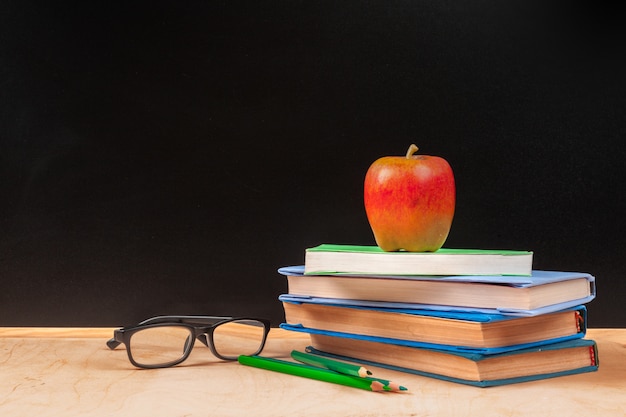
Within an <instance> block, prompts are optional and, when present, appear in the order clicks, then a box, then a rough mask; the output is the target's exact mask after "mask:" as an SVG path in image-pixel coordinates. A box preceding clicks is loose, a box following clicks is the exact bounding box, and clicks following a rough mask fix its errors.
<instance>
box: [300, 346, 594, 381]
mask: <svg viewBox="0 0 626 417" xmlns="http://www.w3.org/2000/svg"><path fill="white" fill-rule="evenodd" d="M311 342H312V344H313V346H309V347H308V348H307V352H309V353H314V354H318V355H322V356H328V357H331V358H335V359H339V360H344V361H353V362H354V361H357V362H359V363H360V364H363V365H371V366H378V367H382V368H388V369H392V370H395V371H401V372H407V373H412V374H416V375H421V376H426V377H431V378H436V379H441V380H445V381H450V382H455V383H460V384H466V385H472V386H476V387H482V388H485V387H493V386H499V385H506V384H515V383H522V382H528V381H534V380H540V379H547V378H555V377H561V376H567V375H574V374H579V373H584V372H594V371H597V370H598V367H599V360H598V349H597V345H596V343H595V341H593V340H588V339H575V340H569V341H564V342H558V343H553V344H549V345H543V346H540V347H531V348H527V349H523V350H517V351H511V352H506V353H502V354H498V355H481V354H478V353H468V352H451V351H441V350H437V349H424V348H411V347H403V346H396V347H395V348H394V349H393V350H391V351H390V350H388V349H387V347H385V346H381V345H379V344H378V343H376V342H369V341H359V340H349V341H347V343H346V342H345V341H342V340H341V339H337V338H334V337H332V336H317V335H312V336H311Z"/></svg>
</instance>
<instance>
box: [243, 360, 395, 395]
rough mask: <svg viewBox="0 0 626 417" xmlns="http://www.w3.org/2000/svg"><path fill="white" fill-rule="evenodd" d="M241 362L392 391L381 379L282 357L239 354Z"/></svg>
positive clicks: (360, 386)
mask: <svg viewBox="0 0 626 417" xmlns="http://www.w3.org/2000/svg"><path fill="white" fill-rule="evenodd" d="M239 363H241V364H242V365H247V366H253V367H255V368H261V369H267V370H270V371H275V372H281V373H284V374H289V375H296V376H301V377H305V378H310V379H316V380H318V381H325V382H332V383H334V384H339V385H345V386H348V387H352V388H359V389H364V390H367V391H391V388H389V387H385V385H383V384H382V383H381V382H380V381H375V380H369V379H365V378H358V377H354V376H351V375H343V374H340V373H338V372H335V371H330V370H328V369H321V368H316V367H314V366H309V365H304V364H301V363H294V362H287V361H283V360H280V359H274V358H265V357H262V356H246V355H241V356H239Z"/></svg>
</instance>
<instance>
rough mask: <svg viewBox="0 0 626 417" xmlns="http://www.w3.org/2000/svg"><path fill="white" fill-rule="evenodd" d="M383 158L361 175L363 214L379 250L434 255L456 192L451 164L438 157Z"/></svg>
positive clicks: (414, 148) (449, 221) (451, 214)
mask: <svg viewBox="0 0 626 417" xmlns="http://www.w3.org/2000/svg"><path fill="white" fill-rule="evenodd" d="M416 151H417V146H415V145H411V146H410V147H409V150H408V151H407V153H406V156H385V157H382V158H380V159H378V160H376V161H374V163H372V165H371V166H370V167H369V169H368V171H367V174H366V175H365V186H364V189H365V192H364V202H365V212H366V214H367V219H368V221H369V223H370V226H371V228H372V232H374V238H375V239H376V244H377V245H378V246H379V247H380V248H381V249H382V250H384V251H387V252H392V251H399V250H405V251H410V252H434V251H436V250H438V249H439V248H441V247H442V246H443V244H444V242H445V241H446V239H447V237H448V233H449V232H450V226H451V225H452V218H453V217H454V205H455V200H456V187H455V184H454V174H453V173H452V168H450V164H448V162H447V161H446V160H445V159H443V158H440V157H438V156H429V155H414V153H415V152H416Z"/></svg>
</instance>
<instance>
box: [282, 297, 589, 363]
mask: <svg viewBox="0 0 626 417" xmlns="http://www.w3.org/2000/svg"><path fill="white" fill-rule="evenodd" d="M279 300H281V301H282V302H283V307H284V310H285V319H286V320H285V321H286V323H284V326H283V328H290V329H294V328H297V329H298V330H302V331H309V332H332V333H333V334H342V335H344V336H345V337H353V338H361V337H374V338H378V339H379V340H381V341H385V342H389V343H396V344H408V345H413V344H412V343H415V345H413V346H424V347H433V348H435V347H439V348H442V349H462V350H472V349H473V350H475V351H481V352H484V353H489V352H500V351H508V350H515V349H520V348H523V347H526V346H530V345H532V344H548V343H553V342H556V341H561V340H569V339H574V338H582V337H583V336H584V335H585V332H586V322H587V314H586V308H585V307H584V306H577V307H576V308H571V309H566V310H562V311H558V312H554V313H550V314H544V315H540V316H531V317H512V316H504V315H499V314H483V313H464V312H437V311H433V310H415V309H396V308H365V307H359V306H345V305H333V304H315V303H307V302H302V301H299V300H298V299H297V298H296V299H294V298H293V297H291V296H289V295H281V296H280V297H279Z"/></svg>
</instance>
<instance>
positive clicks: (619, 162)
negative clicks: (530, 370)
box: [0, 0, 626, 327]
mask: <svg viewBox="0 0 626 417" xmlns="http://www.w3.org/2000/svg"><path fill="white" fill-rule="evenodd" d="M50 3H51V4H47V3H46V2H40V3H33V2H28V1H4V2H2V4H1V5H0V13H1V16H2V17H1V21H0V36H1V39H0V62H1V67H0V71H1V72H0V181H1V182H0V195H1V196H2V198H1V200H0V201H1V204H0V284H1V286H2V287H1V291H0V325H68V326H73V325H76V326H82V325H103V326H113V325H123V324H129V323H132V322H134V321H137V320H140V319H143V318H146V317H148V316H152V315H155V314H176V313H179V314H234V315H239V314H249V315H260V316H267V317H269V318H271V319H273V322H274V323H273V324H274V325H278V323H279V322H280V321H281V320H282V317H283V313H282V306H281V305H280V303H279V302H278V300H277V296H278V295H279V294H280V293H282V292H285V291H286V282H285V280H284V278H282V277H281V276H279V275H278V274H277V273H276V269H277V268H278V267H280V266H285V265H294V264H300V263H302V262H303V260H304V249H305V248H306V247H310V246H315V245H317V244H319V243H328V242H331V243H354V244H373V243H374V241H373V236H372V234H371V232H370V229H369V225H368V223H367V219H366V217H365V212H364V209H363V205H362V182H363V177H364V175H365V171H366V170H367V168H368V166H369V165H370V163H371V162H372V161H374V160H375V159H377V158H378V157H380V156H384V155H402V154H404V153H405V151H406V149H407V147H408V145H409V144H410V143H412V142H415V143H417V144H418V146H419V147H420V148H421V152H423V153H424V154H433V155H439V156H443V157H445V158H446V159H447V160H448V161H449V162H450V164H451V165H452V167H453V170H454V172H455V176H456V182H457V211H456V216H455V220H454V223H453V226H452V230H451V233H450V236H449V238H448V241H447V243H446V246H448V247H480V248H501V249H524V250H532V251H534V252H535V268H538V269H557V270H579V271H584V272H589V273H592V274H593V275H595V276H596V278H597V286H598V297H597V299H596V300H594V301H593V302H592V303H591V304H590V305H589V323H590V325H591V326H596V327H610V326H613V327H623V326H626V311H625V310H624V307H623V305H624V295H625V294H626V268H625V266H624V265H625V264H624V262H623V258H624V255H625V254H626V245H625V242H626V240H625V239H624V232H625V227H624V226H625V222H624V212H625V209H626V204H625V199H624V191H626V190H625V186H624V182H623V181H624V179H625V178H626V176H625V174H626V170H625V168H624V158H625V156H626V145H625V144H624V139H625V138H626V123H625V120H624V115H625V111H626V106H625V102H626V101H625V99H624V97H625V93H626V89H625V88H624V86H625V84H624V82H623V74H624V71H623V70H624V68H623V62H622V60H621V57H622V55H623V54H624V49H623V43H622V41H621V37H620V35H621V34H620V33H618V31H617V28H618V27H619V25H621V24H622V23H623V20H622V19H621V16H620V15H618V14H617V10H605V9H600V8H599V7H597V6H593V7H591V6H590V5H591V3H589V4H585V3H575V5H573V4H572V3H571V2H563V3H562V4H561V3H557V2H550V1H548V2H537V3H536V4H535V3H533V2H527V1H526V2H515V1H513V2H501V1H471V2H465V1H458V2H452V1H433V2H421V1H412V0H411V1H408V0H407V1H389V0H387V1H380V2H378V1H344V2H335V1H296V0H291V1H265V2H238V1H182V2H174V1H172V2H167V3H160V2H76V3H69V2H60V3H61V4H54V2H50Z"/></svg>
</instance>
